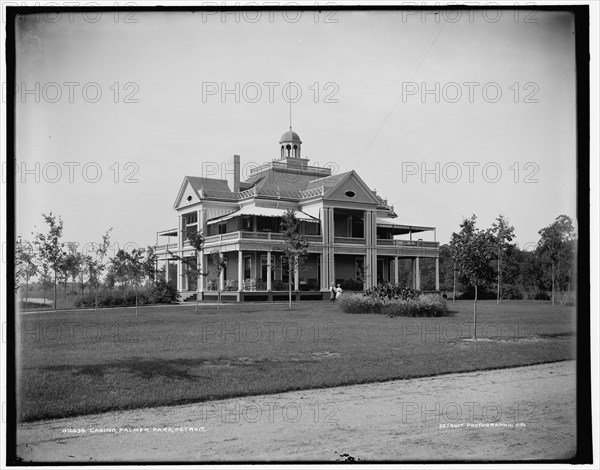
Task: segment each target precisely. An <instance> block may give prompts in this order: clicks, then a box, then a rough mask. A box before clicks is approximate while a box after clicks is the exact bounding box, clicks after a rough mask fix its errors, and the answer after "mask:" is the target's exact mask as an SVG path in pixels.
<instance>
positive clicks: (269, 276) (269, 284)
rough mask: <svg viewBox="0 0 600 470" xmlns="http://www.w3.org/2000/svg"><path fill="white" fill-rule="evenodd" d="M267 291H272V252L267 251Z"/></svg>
mask: <svg viewBox="0 0 600 470" xmlns="http://www.w3.org/2000/svg"><path fill="white" fill-rule="evenodd" d="M267 291H269V292H270V291H271V250H269V251H267Z"/></svg>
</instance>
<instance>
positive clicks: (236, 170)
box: [233, 155, 240, 193]
mask: <svg viewBox="0 0 600 470" xmlns="http://www.w3.org/2000/svg"><path fill="white" fill-rule="evenodd" d="M233 192H234V193H239V192H240V156H239V155H234V156H233Z"/></svg>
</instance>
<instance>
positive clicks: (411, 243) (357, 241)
mask: <svg viewBox="0 0 600 470" xmlns="http://www.w3.org/2000/svg"><path fill="white" fill-rule="evenodd" d="M306 239H307V240H308V241H309V242H310V243H322V242H323V238H322V236H321V235H306ZM234 240H256V241H258V240H264V241H278V242H282V241H284V240H285V236H284V234H283V233H277V232H245V231H237V232H230V233H223V234H220V235H211V236H210V237H205V238H204V243H205V244H206V245H213V244H218V243H222V242H226V241H234ZM334 243H336V244H340V245H366V240H365V239H364V238H354V237H334ZM189 246H190V243H189V241H188V240H185V241H184V247H189ZM377 246H390V247H394V246H395V247H402V248H429V249H439V247H440V244H439V242H430V241H423V240H392V239H386V238H378V239H377ZM155 249H156V251H157V252H165V251H167V250H169V251H176V250H177V243H169V244H165V245H156V248H155Z"/></svg>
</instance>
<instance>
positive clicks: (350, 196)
mask: <svg viewBox="0 0 600 470" xmlns="http://www.w3.org/2000/svg"><path fill="white" fill-rule="evenodd" d="M346 197H349V198H353V197H356V193H355V192H354V191H352V190H351V189H349V190H348V191H346Z"/></svg>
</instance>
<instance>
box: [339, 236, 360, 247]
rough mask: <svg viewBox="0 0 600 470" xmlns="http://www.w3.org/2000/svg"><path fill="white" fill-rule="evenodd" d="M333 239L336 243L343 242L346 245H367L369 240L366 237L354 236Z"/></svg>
mask: <svg viewBox="0 0 600 470" xmlns="http://www.w3.org/2000/svg"><path fill="white" fill-rule="evenodd" d="M333 241H334V243H342V244H344V245H346V244H353V245H365V244H366V243H367V241H366V240H365V239H364V238H353V237H334V238H333Z"/></svg>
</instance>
